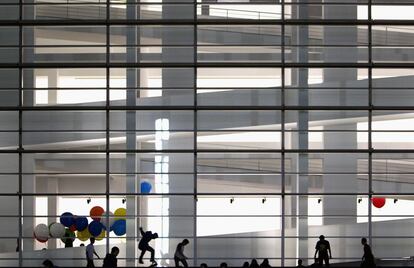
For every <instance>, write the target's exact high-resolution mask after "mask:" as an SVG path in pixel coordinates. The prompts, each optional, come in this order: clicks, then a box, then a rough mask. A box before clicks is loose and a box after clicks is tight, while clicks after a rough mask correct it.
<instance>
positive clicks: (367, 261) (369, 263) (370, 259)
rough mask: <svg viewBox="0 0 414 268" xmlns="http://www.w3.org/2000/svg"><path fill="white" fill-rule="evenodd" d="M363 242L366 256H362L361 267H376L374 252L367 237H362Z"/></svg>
mask: <svg viewBox="0 0 414 268" xmlns="http://www.w3.org/2000/svg"><path fill="white" fill-rule="evenodd" d="M361 244H362V245H363V246H364V256H362V263H361V267H367V268H374V267H376V265H375V258H374V254H372V251H371V247H370V246H369V245H368V243H367V239H366V238H365V237H364V238H362V239H361Z"/></svg>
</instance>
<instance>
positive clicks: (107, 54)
mask: <svg viewBox="0 0 414 268" xmlns="http://www.w3.org/2000/svg"><path fill="white" fill-rule="evenodd" d="M110 4H111V0H106V18H105V21H106V28H105V30H106V31H105V35H106V39H105V40H106V42H105V44H106V49H105V63H106V68H105V76H106V77H105V78H106V89H105V90H106V103H105V124H106V125H105V151H106V152H105V167H106V170H105V188H106V189H105V199H106V217H105V218H106V219H105V220H106V222H107V224H106V226H107V229H108V230H110V227H109V216H110V215H109V214H110V213H109V211H110V209H111V208H110V205H109V204H110V202H109V201H110V197H111V196H110V190H111V189H110V184H109V178H110V172H111V171H110V157H111V155H110V153H109V150H110V139H109V138H110V108H111V102H110V96H111V95H110V93H111V91H110V86H111V73H110V70H111V69H110V68H109V64H110V60H111V54H110V52H111V50H110V44H111V39H110V38H111V32H110V7H111V6H110ZM109 236H110V232H106V253H109V252H110V249H109V245H110V240H109Z"/></svg>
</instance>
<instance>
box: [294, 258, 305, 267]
mask: <svg viewBox="0 0 414 268" xmlns="http://www.w3.org/2000/svg"><path fill="white" fill-rule="evenodd" d="M302 263H303V261H302V260H301V259H299V260H298V266H296V267H305V266H303V264H302Z"/></svg>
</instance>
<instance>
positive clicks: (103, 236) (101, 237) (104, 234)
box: [95, 230, 106, 241]
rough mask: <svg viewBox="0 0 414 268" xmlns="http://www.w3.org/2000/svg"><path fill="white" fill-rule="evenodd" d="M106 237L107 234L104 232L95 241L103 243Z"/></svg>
mask: <svg viewBox="0 0 414 268" xmlns="http://www.w3.org/2000/svg"><path fill="white" fill-rule="evenodd" d="M105 237H106V232H105V230H102V232H101V233H100V234H99V235H98V236H97V237H95V239H96V240H98V241H101V240H102V239H104V238H105Z"/></svg>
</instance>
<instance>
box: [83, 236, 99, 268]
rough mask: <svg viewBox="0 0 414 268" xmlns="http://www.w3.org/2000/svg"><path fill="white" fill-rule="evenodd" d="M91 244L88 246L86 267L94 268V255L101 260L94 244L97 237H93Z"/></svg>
mask: <svg viewBox="0 0 414 268" xmlns="http://www.w3.org/2000/svg"><path fill="white" fill-rule="evenodd" d="M89 241H90V243H89V245H87V246H86V262H87V264H86V267H88V268H94V267H95V264H94V263H93V255H95V256H96V257H98V259H100V257H99V255H98V254H97V253H96V251H95V247H94V245H93V244H95V237H91V238H90V239H89Z"/></svg>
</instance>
